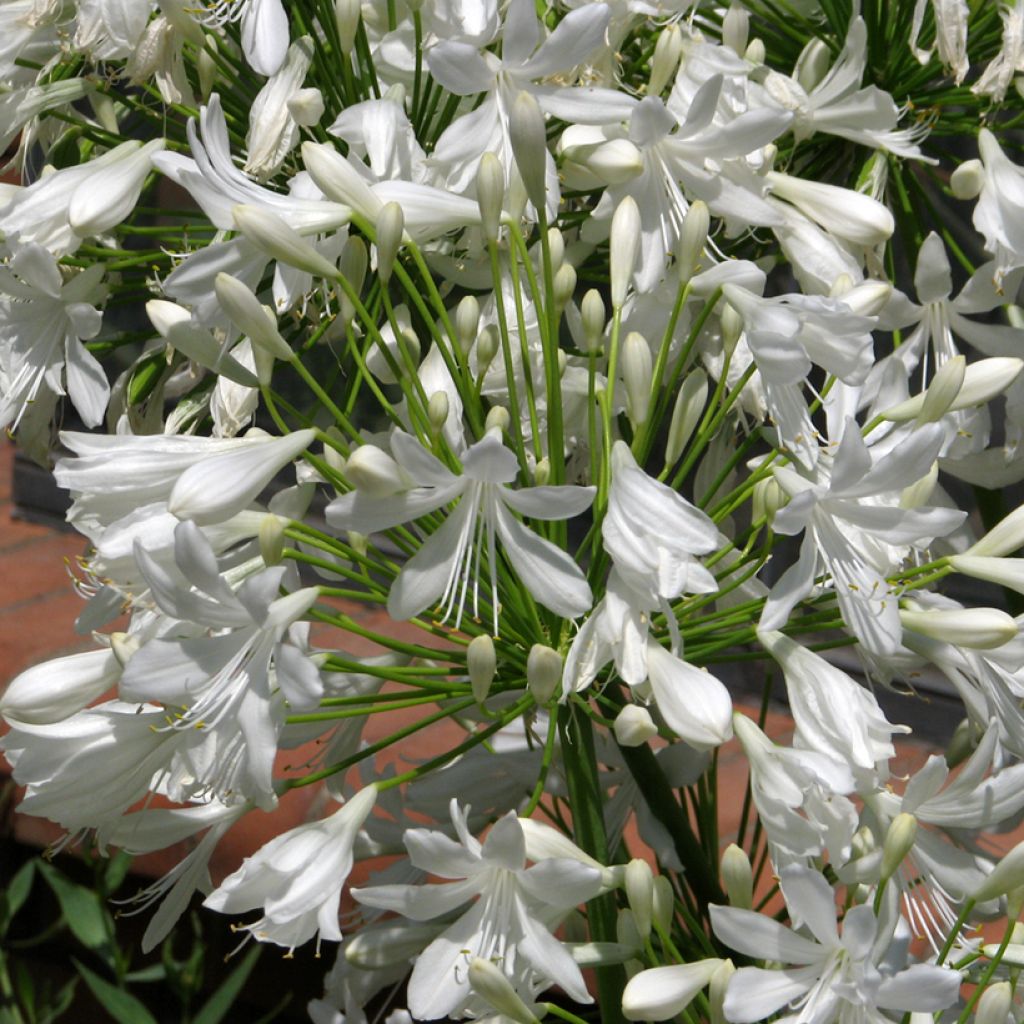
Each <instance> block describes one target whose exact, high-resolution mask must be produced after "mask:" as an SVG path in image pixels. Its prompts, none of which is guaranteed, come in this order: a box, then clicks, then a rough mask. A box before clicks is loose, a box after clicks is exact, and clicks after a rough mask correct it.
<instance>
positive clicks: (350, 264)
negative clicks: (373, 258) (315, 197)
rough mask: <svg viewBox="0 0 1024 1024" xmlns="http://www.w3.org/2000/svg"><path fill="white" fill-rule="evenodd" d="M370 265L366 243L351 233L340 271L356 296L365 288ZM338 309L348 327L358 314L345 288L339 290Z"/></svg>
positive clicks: (343, 322) (342, 255)
mask: <svg viewBox="0 0 1024 1024" xmlns="http://www.w3.org/2000/svg"><path fill="white" fill-rule="evenodd" d="M369 265H370V255H369V253H368V252H367V251H366V243H365V242H364V241H363V240H362V239H361V238H360V237H359V236H358V235H350V236H349V239H348V241H347V242H346V243H345V248H344V249H342V250H341V259H340V261H339V263H338V271H339V273H340V274H341V276H342V277H343V278H344V279H345V280H346V281H347V282H348V284H349V287H350V288H351V289H352V291H353V293H354V294H355V295H356V296H358V295H359V293H360V292H361V291H362V290H363V281H364V280H365V279H366V268H367V267H368V266H369ZM338 309H339V315H340V318H341V322H342V326H343V327H345V328H346V329H347V328H348V325H349V324H350V323H352V320H353V318H354V317H355V315H356V307H355V305H354V304H353V302H352V300H351V299H350V298H349V297H348V295H347V294H346V292H345V290H344V289H339V290H338Z"/></svg>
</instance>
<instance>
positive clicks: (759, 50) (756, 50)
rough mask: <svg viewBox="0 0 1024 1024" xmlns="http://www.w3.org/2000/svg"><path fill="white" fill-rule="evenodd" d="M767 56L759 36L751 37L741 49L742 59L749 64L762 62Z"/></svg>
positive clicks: (766, 50)
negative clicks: (743, 48) (744, 47)
mask: <svg viewBox="0 0 1024 1024" xmlns="http://www.w3.org/2000/svg"><path fill="white" fill-rule="evenodd" d="M767 56H768V49H767V47H766V46H765V45H764V40H763V39H762V38H761V37H760V36H758V38H757V39H751V40H750V42H749V43H748V44H747V48H746V49H745V50H744V51H743V59H744V60H745V61H749V62H750V63H751V64H763V63H764V62H765V59H766V58H767Z"/></svg>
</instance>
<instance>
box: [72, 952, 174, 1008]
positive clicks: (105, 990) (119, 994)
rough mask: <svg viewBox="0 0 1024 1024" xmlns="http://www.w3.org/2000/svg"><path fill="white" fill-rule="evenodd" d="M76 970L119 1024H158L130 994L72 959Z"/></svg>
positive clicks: (101, 1004)
mask: <svg viewBox="0 0 1024 1024" xmlns="http://www.w3.org/2000/svg"><path fill="white" fill-rule="evenodd" d="M71 962H72V963H73V964H74V965H75V970H77V971H78V973H79V974H80V975H81V976H82V978H83V979H84V981H85V983H86V985H88V986H89V991H90V992H92V994H93V995H94V996H95V997H96V1000H97V1002H98V1003H99V1004H100V1006H102V1007H103V1009H104V1010H106V1011H107V1013H109V1014H110V1016H111V1018H112V1019H113V1020H115V1021H117V1024H157V1020H156V1018H155V1017H154V1016H153V1015H152V1014H151V1013H150V1012H149V1010H147V1009H146V1007H145V1005H144V1004H143V1003H141V1002H140V1001H139V1000H138V999H136V998H135V996H133V995H132V994H131V993H130V992H125V991H124V990H123V989H119V988H118V987H117V986H116V985H112V984H111V983H110V982H109V981H104V979H103V978H101V977H100V976H99V975H98V974H96V973H94V972H93V971H90V970H89V968H88V967H84V966H83V965H82V964H80V963H79V962H78V961H77V960H75V959H74V957H72V961H71Z"/></svg>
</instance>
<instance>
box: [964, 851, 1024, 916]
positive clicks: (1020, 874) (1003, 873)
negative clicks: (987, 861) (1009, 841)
mask: <svg viewBox="0 0 1024 1024" xmlns="http://www.w3.org/2000/svg"><path fill="white" fill-rule="evenodd" d="M1021 886H1024V843H1018V844H1017V845H1016V846H1015V847H1014V848H1013V849H1012V850H1010V852H1009V853H1007V854H1006V855H1005V856H1004V857H1003V859H1002V860H1001V861H1000V862H999V863H998V864H997V865H996V866H995V867H994V868H993V869H992V873H991V874H990V875H989V876H988V878H986V879H985V881H984V882H982V883H981V885H980V886H979V887H978V889H977V890H976V891H975V892H974V894H973V895H972V897H971V898H972V899H973V900H974V902H975V903H986V902H988V900H994V899H995V898H996V897H997V896H1003V895H1005V894H1006V893H1008V892H1009V891H1010V890H1011V889H1018V888H1020V887H1021Z"/></svg>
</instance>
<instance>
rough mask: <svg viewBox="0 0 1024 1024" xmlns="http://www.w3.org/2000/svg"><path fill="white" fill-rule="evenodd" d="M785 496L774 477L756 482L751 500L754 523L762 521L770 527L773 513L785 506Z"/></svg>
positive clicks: (773, 516)
mask: <svg viewBox="0 0 1024 1024" xmlns="http://www.w3.org/2000/svg"><path fill="white" fill-rule="evenodd" d="M785 502H786V495H785V492H784V491H783V490H782V488H781V487H780V486H779V484H778V481H777V480H776V479H775V477H773V476H770V477H768V478H767V479H765V480H758V481H757V483H756V484H754V495H753V498H752V499H751V516H752V517H753V520H754V522H755V523H756V522H758V521H760V520H761V519H764V521H765V522H766V523H768V525H769V526H770V525H771V523H772V520H773V519H774V518H775V513H776V512H778V511H779V509H780V508H781V507H782V506H783V505H784V504H785Z"/></svg>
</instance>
